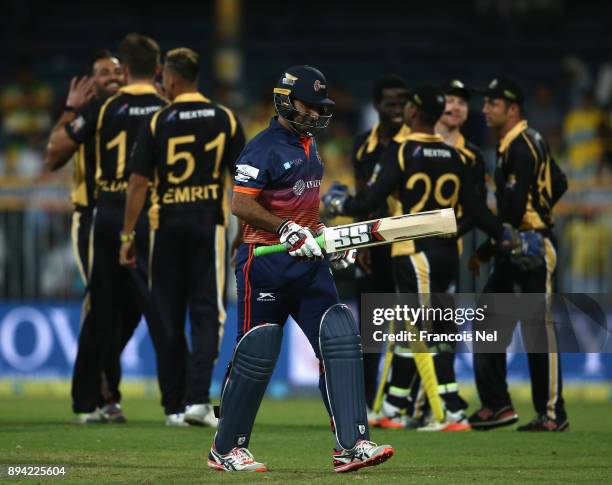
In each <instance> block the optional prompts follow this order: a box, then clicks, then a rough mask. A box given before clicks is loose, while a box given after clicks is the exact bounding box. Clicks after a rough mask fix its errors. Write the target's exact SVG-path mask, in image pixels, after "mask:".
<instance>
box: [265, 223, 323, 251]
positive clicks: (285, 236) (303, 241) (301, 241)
mask: <svg viewBox="0 0 612 485" xmlns="http://www.w3.org/2000/svg"><path fill="white" fill-rule="evenodd" d="M276 232H277V233H278V234H279V235H280V242H281V243H282V244H284V245H285V247H286V248H287V251H288V252H289V255H291V256H294V257H304V258H319V257H321V256H322V255H323V253H322V252H321V248H320V247H319V244H318V243H317V241H316V240H315V238H314V236H313V235H312V233H311V232H310V231H309V230H308V229H307V228H304V227H302V226H300V225H299V224H296V223H295V222H293V221H290V220H286V221H284V222H283V223H282V224H281V225H280V226H279V227H278V229H277V230H276Z"/></svg>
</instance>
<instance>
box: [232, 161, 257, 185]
mask: <svg viewBox="0 0 612 485" xmlns="http://www.w3.org/2000/svg"><path fill="white" fill-rule="evenodd" d="M258 175H259V169H258V168H255V167H252V166H251V165H246V164H238V165H236V176H235V177H234V179H235V180H236V182H248V181H249V180H255V179H256V178H257V176H258Z"/></svg>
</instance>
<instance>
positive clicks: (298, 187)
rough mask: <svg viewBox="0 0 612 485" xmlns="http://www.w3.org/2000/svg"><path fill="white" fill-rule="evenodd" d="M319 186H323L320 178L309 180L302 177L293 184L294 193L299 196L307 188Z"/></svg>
mask: <svg viewBox="0 0 612 485" xmlns="http://www.w3.org/2000/svg"><path fill="white" fill-rule="evenodd" d="M319 187H321V180H320V179H319V180H307V181H304V180H302V179H300V180H298V181H297V182H296V183H295V184H293V193H294V194H295V195H297V196H298V197H299V196H300V195H302V194H303V193H304V192H305V191H306V190H308V189H316V188H319Z"/></svg>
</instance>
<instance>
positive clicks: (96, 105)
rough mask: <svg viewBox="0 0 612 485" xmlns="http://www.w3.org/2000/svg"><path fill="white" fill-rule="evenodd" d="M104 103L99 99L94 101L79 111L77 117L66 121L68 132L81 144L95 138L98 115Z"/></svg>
mask: <svg viewBox="0 0 612 485" xmlns="http://www.w3.org/2000/svg"><path fill="white" fill-rule="evenodd" d="M101 107H102V105H101V104H100V102H99V101H92V102H91V103H89V104H88V105H87V106H85V107H84V108H83V109H82V110H80V111H78V112H77V114H76V118H75V119H74V120H72V121H71V122H70V123H66V133H68V136H69V137H70V138H72V140H73V141H74V142H75V143H78V144H79V145H80V144H81V143H85V142H86V141H87V140H91V139H93V137H94V135H95V134H96V127H97V126H98V116H99V115H100V109H101Z"/></svg>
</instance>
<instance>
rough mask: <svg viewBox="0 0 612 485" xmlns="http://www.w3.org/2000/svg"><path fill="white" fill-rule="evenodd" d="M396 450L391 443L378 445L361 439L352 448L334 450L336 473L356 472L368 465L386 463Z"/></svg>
mask: <svg viewBox="0 0 612 485" xmlns="http://www.w3.org/2000/svg"><path fill="white" fill-rule="evenodd" d="M394 453H395V450H394V449H393V447H391V445H377V444H376V443H372V442H371V441H367V440H359V441H358V442H357V443H356V444H355V446H354V447H353V448H352V449H350V450H342V451H334V452H333V457H334V471H335V472H336V473H345V472H354V471H357V470H359V469H360V468H365V467H367V466H375V465H380V464H381V463H384V462H385V461H387V460H388V459H389V458H391V457H392V456H393V455H394Z"/></svg>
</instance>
